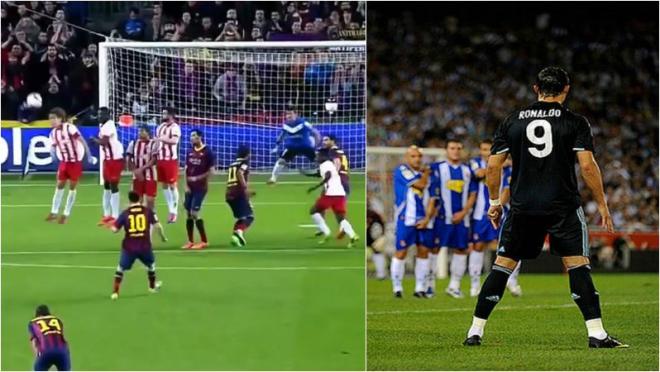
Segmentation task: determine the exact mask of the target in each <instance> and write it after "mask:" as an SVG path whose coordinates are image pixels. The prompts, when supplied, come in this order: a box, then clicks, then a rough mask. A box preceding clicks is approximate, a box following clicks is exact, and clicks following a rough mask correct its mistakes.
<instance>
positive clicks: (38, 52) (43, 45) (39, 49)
mask: <svg viewBox="0 0 660 372" xmlns="http://www.w3.org/2000/svg"><path fill="white" fill-rule="evenodd" d="M49 44H50V43H49V40H48V33H47V32H46V31H41V32H39V35H38V36H37V42H36V43H35V44H34V59H35V60H36V61H41V57H43V56H44V54H45V53H46V51H47V50H48V45H49Z"/></svg>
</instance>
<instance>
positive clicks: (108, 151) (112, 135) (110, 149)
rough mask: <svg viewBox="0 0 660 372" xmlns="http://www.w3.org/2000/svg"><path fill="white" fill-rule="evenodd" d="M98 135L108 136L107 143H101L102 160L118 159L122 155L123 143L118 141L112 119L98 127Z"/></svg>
mask: <svg viewBox="0 0 660 372" xmlns="http://www.w3.org/2000/svg"><path fill="white" fill-rule="evenodd" d="M99 137H100V138H103V137H108V141H109V142H108V144H107V145H101V150H103V160H119V159H123V157H124V145H122V144H121V142H119V136H118V135H117V126H115V122H114V121H112V120H108V121H106V122H105V123H103V125H101V129H99Z"/></svg>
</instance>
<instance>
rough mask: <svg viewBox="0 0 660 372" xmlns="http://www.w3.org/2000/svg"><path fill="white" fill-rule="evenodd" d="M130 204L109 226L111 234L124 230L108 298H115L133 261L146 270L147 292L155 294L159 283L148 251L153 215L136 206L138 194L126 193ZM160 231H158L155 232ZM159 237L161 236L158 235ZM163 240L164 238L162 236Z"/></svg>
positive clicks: (153, 220)
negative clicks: (142, 265) (110, 226)
mask: <svg viewBox="0 0 660 372" xmlns="http://www.w3.org/2000/svg"><path fill="white" fill-rule="evenodd" d="M128 200H129V201H130V203H131V204H130V205H129V207H128V209H126V210H125V211H123V212H122V213H121V214H120V215H119V217H118V218H117V220H115V223H114V225H113V226H112V231H113V232H115V233H116V232H119V230H121V229H123V230H124V240H123V241H122V247H121V256H120V258H119V265H117V271H116V272H115V282H114V286H113V291H112V296H110V298H111V299H113V300H116V299H117V298H118V297H119V287H120V285H121V281H122V279H123V278H124V271H128V270H130V269H131V267H133V263H134V262H135V260H139V261H140V262H142V264H144V266H146V267H147V278H148V279H149V292H152V293H154V292H157V291H158V289H159V288H160V286H161V282H157V281H156V259H155V257H154V252H153V250H152V249H151V226H152V225H156V224H158V220H157V219H156V215H155V214H154V212H153V211H152V210H151V209H149V208H147V207H145V206H143V205H142V204H140V195H138V193H136V192H135V191H129V192H128ZM158 230H159V231H162V228H159V229H158ZM161 237H162V236H161ZM162 238H163V240H164V237H162Z"/></svg>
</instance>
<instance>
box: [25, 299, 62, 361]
mask: <svg viewBox="0 0 660 372" xmlns="http://www.w3.org/2000/svg"><path fill="white" fill-rule="evenodd" d="M34 316H35V318H34V319H32V320H30V323H29V324H28V331H29V332H30V342H31V344H32V350H33V351H34V353H35V355H36V356H37V359H36V360H35V362H34V370H35V371H48V370H49V369H50V367H52V366H55V367H56V368H57V370H58V371H69V370H71V357H70V355H69V345H68V344H67V342H66V340H65V339H64V325H63V323H62V321H61V320H60V319H59V318H58V317H56V316H53V315H51V314H50V310H49V309H48V306H46V305H39V306H38V307H37V310H36V312H35V315H34Z"/></svg>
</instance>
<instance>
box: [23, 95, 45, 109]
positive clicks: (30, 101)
mask: <svg viewBox="0 0 660 372" xmlns="http://www.w3.org/2000/svg"><path fill="white" fill-rule="evenodd" d="M42 103H43V101H42V100H41V94H39V93H35V92H33V93H30V94H28V96H27V98H26V99H25V105H26V106H27V107H29V108H34V109H38V108H41V105H42Z"/></svg>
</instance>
